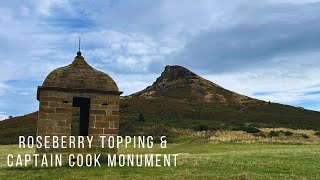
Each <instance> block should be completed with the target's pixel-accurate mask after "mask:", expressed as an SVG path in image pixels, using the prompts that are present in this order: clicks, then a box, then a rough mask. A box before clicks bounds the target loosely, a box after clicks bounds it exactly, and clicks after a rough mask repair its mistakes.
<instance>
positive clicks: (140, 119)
mask: <svg viewBox="0 0 320 180" xmlns="http://www.w3.org/2000/svg"><path fill="white" fill-rule="evenodd" d="M138 121H140V122H145V121H146V120H145V119H144V115H143V113H142V112H140V113H139V117H138Z"/></svg>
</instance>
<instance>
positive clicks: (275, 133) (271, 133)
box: [269, 131, 280, 137]
mask: <svg viewBox="0 0 320 180" xmlns="http://www.w3.org/2000/svg"><path fill="white" fill-rule="evenodd" d="M269 135H270V136H271V137H276V136H279V135H280V132H279V131H270V132H269Z"/></svg>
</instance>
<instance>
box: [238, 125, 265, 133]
mask: <svg viewBox="0 0 320 180" xmlns="http://www.w3.org/2000/svg"><path fill="white" fill-rule="evenodd" d="M233 130H235V131H244V132H246V133H259V132H260V129H258V128H255V127H247V126H241V127H238V128H234V129H233Z"/></svg>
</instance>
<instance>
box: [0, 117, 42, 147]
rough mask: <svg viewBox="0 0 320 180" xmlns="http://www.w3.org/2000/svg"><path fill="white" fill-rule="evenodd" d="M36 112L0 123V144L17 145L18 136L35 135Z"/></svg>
mask: <svg viewBox="0 0 320 180" xmlns="http://www.w3.org/2000/svg"><path fill="white" fill-rule="evenodd" d="M37 120H38V112H34V113H31V114H27V115H24V116H17V117H13V118H11V119H7V120H3V121H0V144H15V143H18V140H19V139H18V137H19V136H20V135H25V136H29V135H36V132H37V126H36V124H37Z"/></svg>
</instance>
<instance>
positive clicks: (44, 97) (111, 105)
mask: <svg viewBox="0 0 320 180" xmlns="http://www.w3.org/2000/svg"><path fill="white" fill-rule="evenodd" d="M74 97H84V98H90V118H89V132H88V135H89V136H93V139H94V140H93V143H92V144H93V146H92V148H91V149H88V148H86V149H74V148H68V149H62V148H56V149H53V148H50V149H44V148H43V149H37V152H43V153H44V152H70V153H94V152H103V153H116V149H107V148H105V149H102V148H101V140H100V135H104V136H117V135H118V129H119V101H120V99H119V95H112V94H99V93H78V92H76V93H73V92H62V91H49V90H42V91H41V92H40V94H39V102H40V103H39V114H38V124H37V135H38V136H59V137H61V136H70V135H71V123H72V114H73V113H74V112H76V111H79V108H78V107H73V104H72V103H73V98H74ZM67 139H68V138H67ZM85 142H86V141H85ZM106 143H107V142H105V144H106Z"/></svg>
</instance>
